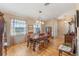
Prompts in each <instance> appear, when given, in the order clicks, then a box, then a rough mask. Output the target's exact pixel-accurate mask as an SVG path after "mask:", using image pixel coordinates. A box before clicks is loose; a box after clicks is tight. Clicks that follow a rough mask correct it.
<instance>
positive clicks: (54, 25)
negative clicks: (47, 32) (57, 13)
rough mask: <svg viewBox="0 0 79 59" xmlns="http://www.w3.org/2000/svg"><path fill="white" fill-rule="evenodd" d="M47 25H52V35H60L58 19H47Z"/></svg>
mask: <svg viewBox="0 0 79 59" xmlns="http://www.w3.org/2000/svg"><path fill="white" fill-rule="evenodd" d="M47 26H51V27H52V36H53V37H57V36H58V21H57V20H56V19H55V20H54V19H51V20H47V21H46V22H45V27H47Z"/></svg>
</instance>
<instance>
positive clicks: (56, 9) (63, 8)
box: [0, 3, 75, 19]
mask: <svg viewBox="0 0 79 59" xmlns="http://www.w3.org/2000/svg"><path fill="white" fill-rule="evenodd" d="M74 7H75V4H73V3H50V4H48V5H46V6H45V3H0V9H1V10H4V11H6V12H10V13H12V14H16V15H19V16H24V17H26V16H31V17H41V18H42V19H45V18H56V17H58V16H60V15H62V14H63V13H65V12H67V11H69V10H72V9H74ZM39 11H42V13H39Z"/></svg>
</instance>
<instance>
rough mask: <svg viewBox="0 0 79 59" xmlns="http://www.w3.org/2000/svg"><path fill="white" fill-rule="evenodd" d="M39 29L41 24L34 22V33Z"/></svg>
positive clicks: (38, 31)
mask: <svg viewBox="0 0 79 59" xmlns="http://www.w3.org/2000/svg"><path fill="white" fill-rule="evenodd" d="M40 31H41V25H40V24H34V33H40Z"/></svg>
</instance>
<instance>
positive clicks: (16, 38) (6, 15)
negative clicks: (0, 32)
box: [3, 12, 35, 46]
mask: <svg viewBox="0 0 79 59" xmlns="http://www.w3.org/2000/svg"><path fill="white" fill-rule="evenodd" d="M3 13H4V12H3ZM4 19H5V21H6V25H7V42H8V46H10V45H12V44H13V41H14V43H15V44H17V43H21V42H24V41H25V39H24V36H25V35H17V36H14V39H12V38H11V37H12V36H11V34H10V29H11V28H10V27H11V26H10V25H11V19H19V20H24V21H26V23H27V24H28V25H33V24H34V22H35V20H34V19H33V18H31V17H21V16H16V15H12V14H9V13H6V12H5V13H4ZM31 20H32V21H31Z"/></svg>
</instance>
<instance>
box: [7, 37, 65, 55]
mask: <svg viewBox="0 0 79 59" xmlns="http://www.w3.org/2000/svg"><path fill="white" fill-rule="evenodd" d="M63 42H64V39H63V37H58V38H55V39H51V43H50V44H49V45H48V47H47V48H46V49H43V50H41V51H39V52H33V51H32V50H31V49H30V48H27V46H26V42H25V43H22V44H17V45H14V46H11V47H9V48H8V49H7V56H58V55H59V51H58V47H59V45H61V44H62V43H63ZM63 55H64V56H67V54H65V53H63Z"/></svg>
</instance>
